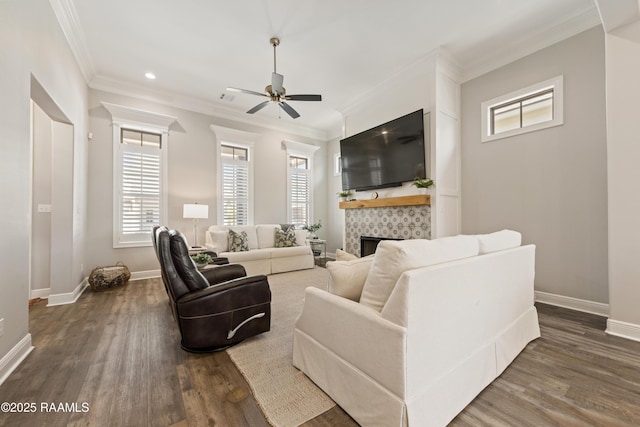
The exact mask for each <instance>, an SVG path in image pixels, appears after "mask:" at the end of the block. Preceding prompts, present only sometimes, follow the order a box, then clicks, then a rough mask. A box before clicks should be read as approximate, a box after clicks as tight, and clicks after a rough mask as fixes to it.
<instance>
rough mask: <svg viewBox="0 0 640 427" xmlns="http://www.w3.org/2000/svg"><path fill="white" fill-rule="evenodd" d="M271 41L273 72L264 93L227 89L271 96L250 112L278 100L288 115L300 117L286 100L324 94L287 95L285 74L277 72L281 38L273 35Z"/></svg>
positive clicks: (309, 99) (317, 99) (319, 98)
mask: <svg viewBox="0 0 640 427" xmlns="http://www.w3.org/2000/svg"><path fill="white" fill-rule="evenodd" d="M269 42H270V43H271V45H272V46H273V73H271V84H270V85H268V86H267V87H265V88H264V93H261V92H255V91H253V90H247V89H238V88H235V87H228V88H227V90H229V91H232V92H241V93H247V94H249V95H257V96H263V97H266V98H269V99H268V100H267V101H264V102H261V103H260V104H258V105H256V106H255V107H253V108H252V109H250V110H249V111H247V113H249V114H253V113H255V112H258V111H260V110H262V109H263V108H264V107H266V106H267V105H268V104H269V103H270V102H277V103H278V105H279V106H280V108H282V109H283V110H284V111H285V112H286V113H287V114H288V115H290V116H291V117H292V118H294V119H297V118H298V117H300V114H298V112H297V111H296V110H294V109H293V107H291V105H289V104H287V103H286V102H285V101H322V95H287V91H286V90H285V88H284V86H282V82H283V80H284V76H283V75H282V74H278V73H277V72H276V47H277V46H278V45H279V44H280V39H278V38H277V37H272V38H271V39H270V40H269Z"/></svg>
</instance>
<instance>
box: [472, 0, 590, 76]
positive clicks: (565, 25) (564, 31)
mask: <svg viewBox="0 0 640 427" xmlns="http://www.w3.org/2000/svg"><path fill="white" fill-rule="evenodd" d="M600 24H601V22H600V16H599V14H598V11H597V9H596V8H595V6H594V7H593V8H591V9H589V10H587V11H585V12H582V13H580V14H578V15H576V16H574V17H573V18H570V19H568V20H565V21H563V22H561V23H558V24H556V25H553V26H552V27H550V28H540V30H539V31H538V32H537V33H536V34H533V35H528V36H526V37H522V38H519V39H512V40H511V41H510V43H508V44H507V45H505V46H504V48H503V49H500V50H496V51H495V54H493V55H485V56H484V57H483V58H482V59H481V60H479V61H475V62H471V63H469V64H464V66H463V67H462V68H461V69H462V75H461V83H464V82H466V81H469V80H472V79H474V78H476V77H479V76H481V75H483V74H485V73H488V72H490V71H493V70H495V69H497V68H500V67H502V66H505V65H507V64H510V63H512V62H514V61H517V60H518V59H521V58H524V57H525V56H528V55H531V54H532V53H534V52H537V51H539V50H541V49H544V48H546V47H549V46H551V45H554V44H556V43H558V42H561V41H562V40H565V39H568V38H569V37H573V36H575V35H576V34H579V33H581V32H583V31H586V30H588V29H590V28H593V27H595V26H597V25H600Z"/></svg>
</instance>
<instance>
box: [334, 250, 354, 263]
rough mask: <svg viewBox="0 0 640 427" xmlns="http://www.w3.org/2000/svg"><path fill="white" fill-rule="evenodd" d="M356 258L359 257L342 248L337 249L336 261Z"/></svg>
mask: <svg viewBox="0 0 640 427" xmlns="http://www.w3.org/2000/svg"><path fill="white" fill-rule="evenodd" d="M354 259H358V257H357V256H355V255H353V254H350V253H349V252H345V251H343V250H342V249H337V250H336V261H352V260H354Z"/></svg>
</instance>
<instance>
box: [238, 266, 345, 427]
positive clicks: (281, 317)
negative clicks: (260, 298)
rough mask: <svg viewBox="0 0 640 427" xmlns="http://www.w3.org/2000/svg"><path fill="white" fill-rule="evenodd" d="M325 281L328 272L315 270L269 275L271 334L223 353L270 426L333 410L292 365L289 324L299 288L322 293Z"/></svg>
mask: <svg viewBox="0 0 640 427" xmlns="http://www.w3.org/2000/svg"><path fill="white" fill-rule="evenodd" d="M327 281H328V273H327V270H325V269H324V268H319V267H316V268H314V269H311V270H301V271H294V272H290V273H281V274H274V275H271V276H269V285H270V287H271V330H270V331H269V332H267V333H265V334H261V335H259V336H256V337H252V338H250V339H247V340H245V341H243V342H242V343H240V344H238V345H236V346H234V347H231V348H230V349H228V350H227V353H228V354H229V356H230V357H231V360H233V362H234V363H235V365H236V366H237V367H238V369H239V370H240V372H241V373H242V375H243V376H244V377H245V379H246V380H247V382H248V383H249V387H251V390H252V392H253V395H254V397H255V399H256V401H257V402H258V405H259V406H260V407H261V409H262V412H263V413H264V415H265V417H266V418H267V420H268V421H269V423H271V425H273V426H274V427H294V426H299V425H300V424H302V423H304V422H306V421H308V420H310V419H312V418H314V417H316V416H318V415H320V414H322V413H323V412H325V411H327V410H329V409H331V408H332V407H333V406H335V403H334V402H333V401H332V400H331V399H330V398H329V397H328V396H327V395H326V394H325V393H324V392H323V391H322V390H320V389H319V388H318V387H317V386H316V385H315V384H314V383H313V382H312V381H311V380H310V379H309V378H307V377H306V376H305V375H304V374H303V373H302V372H301V371H299V370H298V369H296V368H295V367H294V366H293V362H292V358H293V324H294V322H295V320H296V318H297V317H298V315H299V314H300V311H301V310H302V304H303V298H304V290H305V288H307V287H308V286H315V287H317V288H322V289H326V287H327Z"/></svg>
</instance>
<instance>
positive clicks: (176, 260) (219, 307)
mask: <svg viewBox="0 0 640 427" xmlns="http://www.w3.org/2000/svg"><path fill="white" fill-rule="evenodd" d="M155 244H156V250H157V254H158V259H159V260H160V268H161V271H162V278H163V282H164V283H165V287H166V290H167V294H168V296H169V301H170V305H171V309H172V311H173V315H174V318H175V319H176V321H177V322H178V327H179V328H180V334H181V336H182V341H181V346H182V348H183V349H185V350H187V351H191V352H198V353H202V352H210V351H216V350H221V349H224V348H226V347H229V346H231V345H233V344H237V343H238V342H240V341H242V340H244V339H245V338H248V337H251V336H254V335H257V334H260V333H263V332H267V331H269V329H270V327H271V290H270V288H269V282H268V281H267V277H266V276H264V275H257V276H251V277H246V271H245V269H244V267H243V266H242V265H239V264H228V265H219V266H215V267H212V268H208V269H205V270H202V271H199V270H198V269H197V268H196V266H195V264H194V262H193V260H192V259H191V257H190V256H189V249H188V247H187V243H186V239H185V237H184V235H183V234H182V233H180V232H179V231H175V230H167V229H166V227H164V228H159V229H158V230H157V234H156V242H155Z"/></svg>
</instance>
